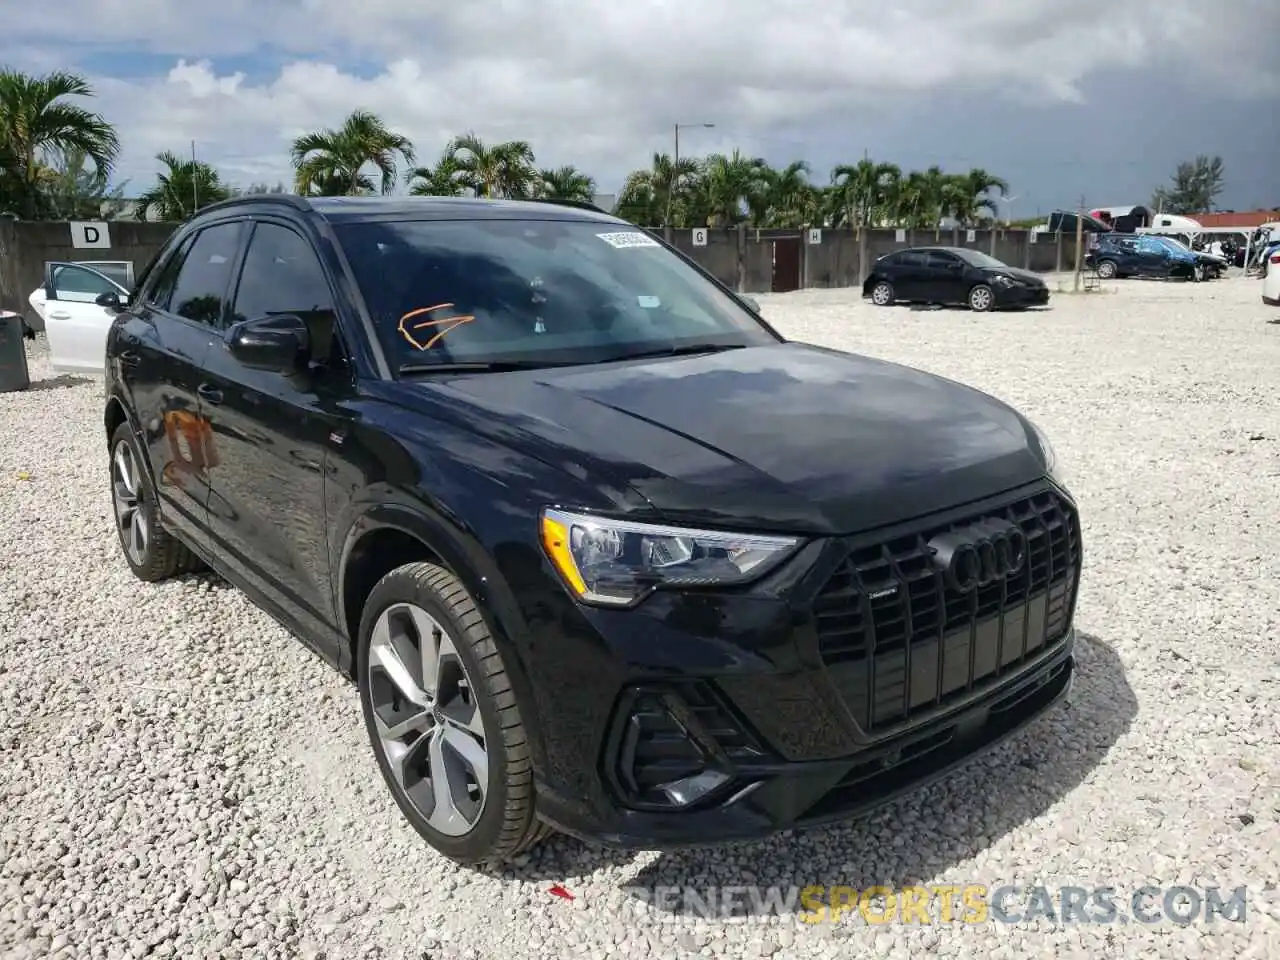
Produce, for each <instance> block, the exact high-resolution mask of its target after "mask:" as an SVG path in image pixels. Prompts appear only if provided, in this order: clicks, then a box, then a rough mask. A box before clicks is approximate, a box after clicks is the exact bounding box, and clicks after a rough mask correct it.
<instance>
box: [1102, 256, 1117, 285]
mask: <svg viewBox="0 0 1280 960" xmlns="http://www.w3.org/2000/svg"><path fill="white" fill-rule="evenodd" d="M1118 275H1119V271H1118V270H1117V269H1116V262H1115V261H1114V260H1103V261H1102V262H1101V263H1099V264H1098V276H1099V277H1101V278H1102V279H1103V280H1114V279H1115V278H1116V277H1117V276H1118Z"/></svg>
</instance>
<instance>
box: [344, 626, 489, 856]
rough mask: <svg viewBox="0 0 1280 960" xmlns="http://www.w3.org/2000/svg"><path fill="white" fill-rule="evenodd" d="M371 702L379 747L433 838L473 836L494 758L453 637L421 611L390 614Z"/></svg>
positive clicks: (377, 652)
mask: <svg viewBox="0 0 1280 960" xmlns="http://www.w3.org/2000/svg"><path fill="white" fill-rule="evenodd" d="M369 694H370V699H371V704H372V707H373V710H372V713H373V717H374V725H375V726H376V728H377V733H378V739H377V742H378V747H379V749H380V750H381V751H382V754H383V756H384V757H385V759H386V761H387V767H388V768H389V769H390V771H391V774H392V777H393V778H394V779H395V782H396V784H397V785H398V786H399V788H400V789H401V790H402V791H403V793H404V796H405V797H406V798H407V799H408V801H409V803H410V804H412V805H413V807H414V808H415V809H416V810H417V812H418V813H419V814H420V815H421V816H422V818H423V819H424V820H425V821H426V822H427V824H428V825H429V826H430V827H431V828H432V829H433V830H436V831H438V832H439V833H441V834H444V835H445V836H450V837H460V836H463V835H465V834H466V833H468V832H469V831H470V830H471V829H472V828H473V827H474V826H475V824H476V822H477V821H478V820H479V818H480V815H481V813H483V811H484V805H485V801H486V799H487V797H488V790H489V754H488V750H487V748H486V739H485V731H484V722H483V720H482V718H481V715H480V707H479V703H478V702H477V699H476V695H475V691H474V688H473V686H472V684H471V680H470V677H469V676H468V674H467V668H466V665H465V664H464V663H463V661H462V658H461V657H460V656H459V655H458V650H457V647H456V646H455V643H454V639H453V637H451V636H450V635H449V632H448V631H447V630H446V629H445V628H444V626H442V625H441V624H440V622H439V621H437V620H436V619H435V618H434V617H432V616H431V614H429V613H427V611H425V610H423V609H422V608H421V607H419V606H416V605H414V604H411V603H396V604H392V605H391V606H389V607H388V608H387V609H386V610H384V611H383V612H382V613H381V615H380V616H379V617H378V620H377V623H375V624H374V627H373V632H372V635H371V636H370V638H369Z"/></svg>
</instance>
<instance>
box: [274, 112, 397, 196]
mask: <svg viewBox="0 0 1280 960" xmlns="http://www.w3.org/2000/svg"><path fill="white" fill-rule="evenodd" d="M291 153H292V156H293V166H294V168H295V169H296V170H297V176H296V180H295V185H296V186H297V190H298V192H299V193H301V194H303V195H306V196H358V195H360V194H365V193H372V192H373V190H374V183H373V180H372V178H371V177H370V176H369V175H368V174H366V173H365V172H364V171H365V168H366V167H369V166H370V165H372V166H373V167H374V168H375V169H376V171H377V173H378V175H379V176H380V177H381V190H382V193H383V194H388V193H390V192H391V191H392V190H394V189H395V185H396V181H397V180H398V179H399V172H398V170H397V168H396V157H397V155H399V157H401V158H402V159H403V160H404V162H405V163H406V164H412V163H413V144H412V143H411V142H410V141H409V139H408V138H407V137H403V136H401V135H400V134H398V133H396V132H395V131H394V130H392V129H390V128H389V127H388V126H387V125H386V124H385V123H384V122H383V121H382V118H381V117H379V116H378V115H377V114H375V113H372V112H370V111H368V110H355V111H352V113H351V115H350V116H348V117H347V119H346V120H345V121H344V122H343V124H342V126H341V127H339V128H338V129H336V130H331V129H330V130H318V131H315V132H314V133H305V134H303V135H302V136H300V137H298V138H297V139H296V140H294V141H293V149H292V151H291Z"/></svg>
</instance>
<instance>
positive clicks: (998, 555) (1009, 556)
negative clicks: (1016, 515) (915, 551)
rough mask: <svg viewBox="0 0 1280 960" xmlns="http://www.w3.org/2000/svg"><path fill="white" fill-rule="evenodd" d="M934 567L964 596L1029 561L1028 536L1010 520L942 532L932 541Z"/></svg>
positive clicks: (983, 522) (984, 522)
mask: <svg viewBox="0 0 1280 960" xmlns="http://www.w3.org/2000/svg"><path fill="white" fill-rule="evenodd" d="M929 549H930V551H931V552H932V553H933V562H934V565H935V566H937V567H938V569H939V570H941V571H942V572H943V575H944V576H945V577H946V579H947V583H948V585H949V586H951V587H952V588H953V589H955V590H958V591H960V592H961V593H968V592H969V591H970V590H974V589H976V588H978V587H985V586H986V585H987V584H990V583H995V582H996V581H997V580H1000V579H1001V578H1003V577H1007V576H1009V575H1010V574H1014V573H1017V572H1018V571H1019V570H1021V569H1022V566H1023V564H1025V563H1026V562H1027V535H1026V534H1025V533H1023V532H1022V528H1021V527H1019V526H1017V524H1014V523H1010V522H1009V521H1008V520H997V519H994V518H993V519H990V520H981V521H979V522H978V523H975V524H971V525H970V526H967V527H963V528H961V529H959V530H951V531H948V532H947V533H940V534H938V535H937V536H936V537H934V538H933V539H932V540H930V541H929Z"/></svg>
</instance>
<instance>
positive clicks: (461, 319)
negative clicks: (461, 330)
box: [399, 303, 475, 350]
mask: <svg viewBox="0 0 1280 960" xmlns="http://www.w3.org/2000/svg"><path fill="white" fill-rule="evenodd" d="M452 306H453V304H452V303H437V304H436V305H435V306H431V307H419V308H418V309H417V310H410V311H409V312H408V313H406V314H405V315H404V316H403V317H401V318H400V324H399V330H400V335H401V336H402V337H404V338H405V339H406V340H408V341H409V343H411V344H412V345H413V346H415V347H417V348H418V349H419V350H430V349H431V348H432V347H434V346H435V345H436V343H437V342H439V340H440V338H441V337H443V336H444V335H445V334H447V333H449V332H450V331H451V330H454V329H456V328H458V327H460V326H462V325H463V324H464V323H470V322H471V321H473V320H475V316H474V315H473V314H469V313H466V314H463V315H462V316H458V317H441V318H440V319H439V320H424V321H423V322H422V323H415V324H413V326H412V327H411V328H409V329H406V327H405V324H406V323H407V322H408V321H410V320H412V319H413V318H414V317H420V316H423V315H424V314H428V313H431V312H433V311H435V310H443V309H444V308H445V307H452ZM444 323H447V324H449V326H447V327H445V328H444V329H443V330H439V331H437V332H436V334H435V335H434V336H433V337H432V338H431V339H430V340H428V341H427V342H426V343H419V342H418V338H417V337H415V336H414V335H413V334H412V333H410V332H409V330H410V329H412V330H421V329H422V328H423V327H437V326H440V325H441V324H444Z"/></svg>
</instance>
